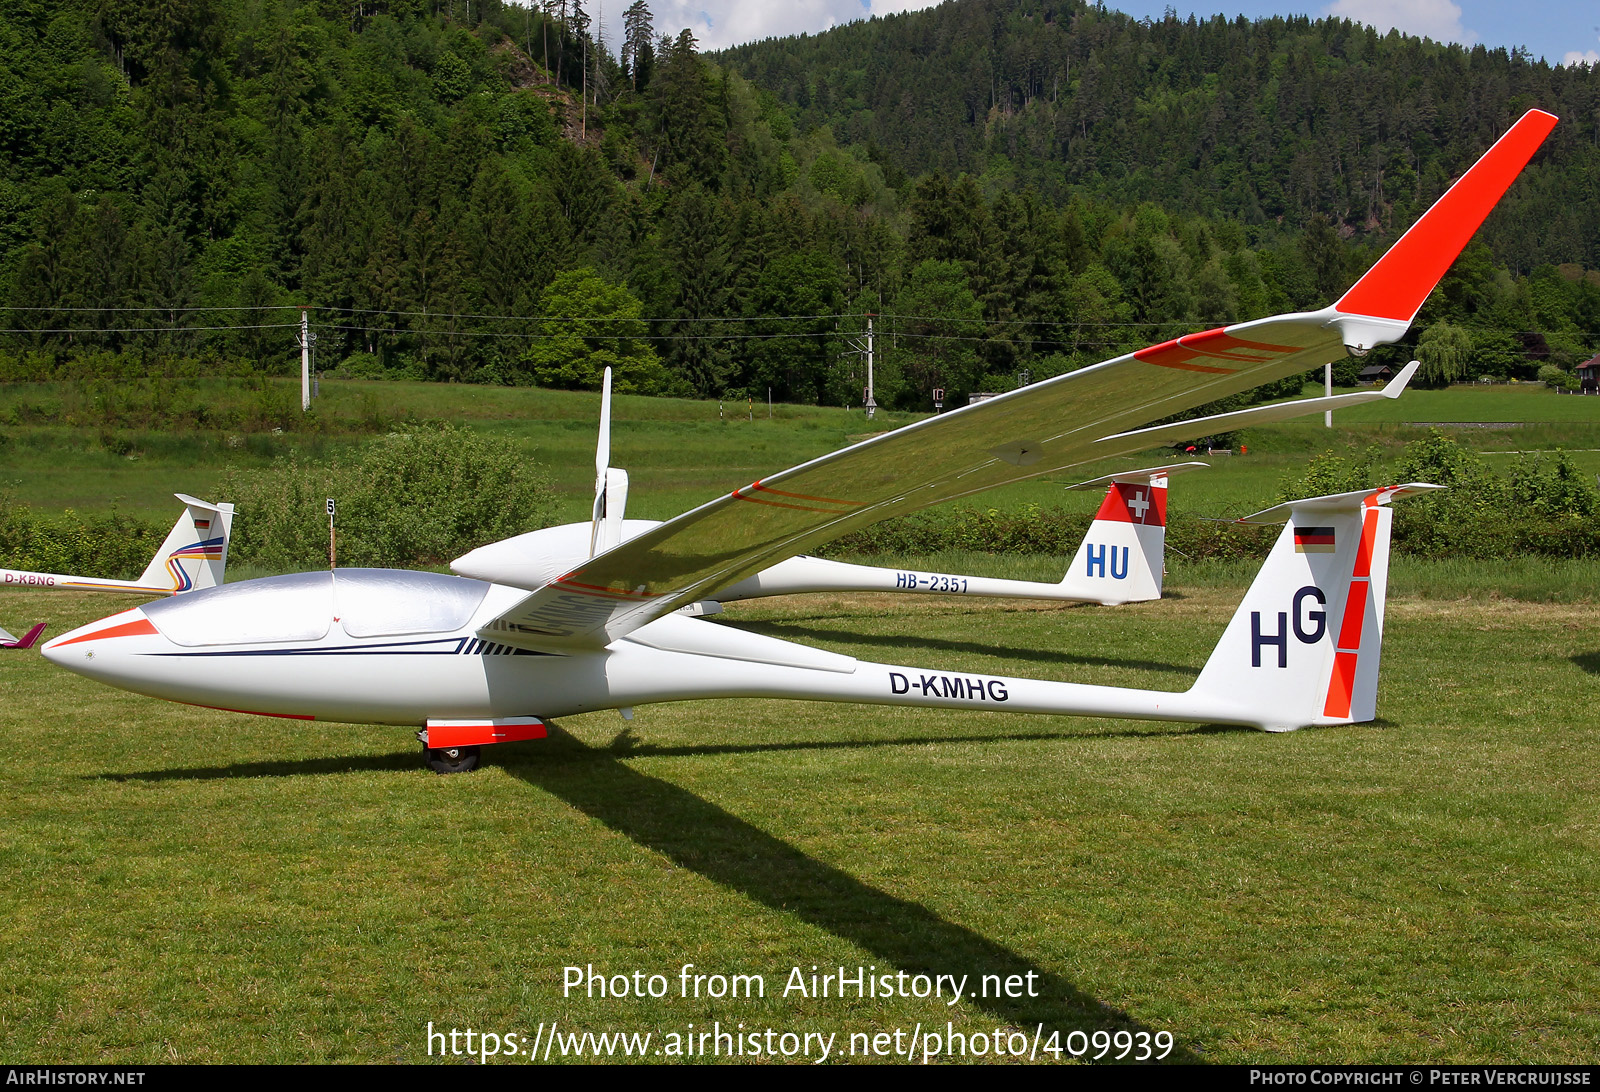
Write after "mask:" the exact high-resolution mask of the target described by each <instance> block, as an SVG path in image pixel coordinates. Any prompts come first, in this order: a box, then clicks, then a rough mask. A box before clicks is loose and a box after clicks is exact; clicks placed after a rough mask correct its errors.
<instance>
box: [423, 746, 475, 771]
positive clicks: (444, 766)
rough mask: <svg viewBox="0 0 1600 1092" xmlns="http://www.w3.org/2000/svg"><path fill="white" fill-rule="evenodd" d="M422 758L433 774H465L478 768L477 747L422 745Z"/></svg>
mask: <svg viewBox="0 0 1600 1092" xmlns="http://www.w3.org/2000/svg"><path fill="white" fill-rule="evenodd" d="M422 757H423V759H424V760H425V761H426V762H427V763H428V769H430V770H432V771H433V772H434V773H440V774H447V773H466V772H467V771H469V770H476V769H477V768H478V748H477V747H429V746H427V745H424V746H423V748H422Z"/></svg>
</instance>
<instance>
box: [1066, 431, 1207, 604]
mask: <svg viewBox="0 0 1600 1092" xmlns="http://www.w3.org/2000/svg"><path fill="white" fill-rule="evenodd" d="M1207 465H1209V464H1207V463H1200V462H1191V463H1174V464H1172V465H1170V466H1153V467H1149V468H1148V469H1145V470H1130V471H1126V472H1124V473H1120V474H1112V475H1108V476H1107V477H1105V478H1096V479H1095V480H1093V481H1088V482H1083V483H1082V484H1080V485H1075V486H1072V488H1073V489H1088V488H1091V487H1093V486H1096V485H1100V484H1102V483H1109V484H1108V485H1107V488H1106V495H1105V500H1103V501H1102V502H1101V503H1100V510H1099V511H1098V512H1096V513H1095V517H1094V522H1092V523H1090V524H1089V530H1088V532H1087V533H1086V534H1085V535H1084V536H1083V542H1081V543H1080V544H1079V545H1078V553H1077V555H1076V556H1075V557H1073V559H1072V565H1071V566H1070V567H1069V568H1068V569H1067V574H1066V576H1064V577H1063V578H1062V580H1061V590H1062V592H1063V593H1065V594H1066V595H1068V596H1070V597H1071V598H1073V599H1080V600H1085V601H1087V602H1094V603H1106V604H1115V603H1142V602H1145V601H1146V600H1150V599H1160V598H1161V580H1162V576H1163V574H1164V570H1165V566H1166V541H1167V478H1168V475H1171V474H1175V473H1178V472H1179V471H1183V470H1189V469H1193V468H1197V467H1204V466H1207Z"/></svg>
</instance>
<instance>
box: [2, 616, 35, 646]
mask: <svg viewBox="0 0 1600 1092" xmlns="http://www.w3.org/2000/svg"><path fill="white" fill-rule="evenodd" d="M44 627H45V623H43V622H40V623H39V624H38V625H36V626H34V627H33V628H32V629H30V630H29V631H28V632H27V633H24V634H23V635H22V636H21V637H20V638H17V637H12V636H11V634H9V633H7V632H6V631H5V630H3V629H0V638H3V639H0V648H15V649H28V648H32V647H33V646H34V643H35V642H37V641H38V640H39V636H40V635H41V634H42V633H44Z"/></svg>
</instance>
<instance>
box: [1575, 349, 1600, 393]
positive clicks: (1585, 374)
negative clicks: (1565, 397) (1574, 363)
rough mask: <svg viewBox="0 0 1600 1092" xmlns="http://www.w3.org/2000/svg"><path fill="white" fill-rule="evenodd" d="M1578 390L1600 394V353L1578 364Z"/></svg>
mask: <svg viewBox="0 0 1600 1092" xmlns="http://www.w3.org/2000/svg"><path fill="white" fill-rule="evenodd" d="M1578 390H1579V392H1580V393H1582V394H1600V353H1595V354H1594V355H1593V356H1591V357H1590V358H1589V359H1588V360H1585V361H1584V362H1583V363H1582V364H1579V365H1578Z"/></svg>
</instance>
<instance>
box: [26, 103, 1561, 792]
mask: <svg viewBox="0 0 1600 1092" xmlns="http://www.w3.org/2000/svg"><path fill="white" fill-rule="evenodd" d="M1554 124H1555V118H1554V117H1552V116H1551V115H1549V114H1546V113H1543V112H1542V111H1537V110H1535V111H1530V112H1529V113H1527V114H1526V115H1524V116H1523V117H1522V119H1521V120H1519V121H1518V122H1517V124H1516V125H1515V126H1513V127H1512V129H1511V130H1510V131H1509V132H1508V133H1507V134H1506V135H1505V136H1503V137H1502V138H1501V139H1500V140H1499V141H1498V142H1496V144H1495V145H1494V146H1493V147H1492V148H1491V149H1489V151H1488V152H1486V153H1485V154H1484V156H1483V157H1482V158H1481V159H1479V161H1478V162H1477V163H1476V164H1475V165H1474V166H1473V167H1472V169H1471V170H1469V171H1468V172H1467V173H1466V174H1465V175H1464V176H1463V177H1462V178H1461V179H1460V180H1459V181H1458V182H1457V183H1456V184H1455V185H1454V186H1452V187H1451V189H1450V190H1449V192H1447V193H1446V194H1445V195H1444V196H1443V197H1442V198H1441V199H1440V200H1439V201H1438V203H1436V204H1435V205H1434V206H1433V207H1432V208H1431V209H1430V210H1429V211H1428V212H1427V213H1425V214H1424V215H1423V217H1422V219H1420V220H1419V221H1418V222H1417V223H1416V224H1415V225H1413V227H1412V228H1411V230H1410V231H1408V232H1407V233H1406V234H1405V235H1404V236H1403V237H1402V238H1401V239H1400V240H1399V241H1398V242H1397V243H1396V244H1395V245H1394V246H1393V247H1392V248H1391V249H1390V250H1389V251H1388V253H1386V254H1385V255H1384V256H1383V257H1382V258H1381V259H1380V260H1379V261H1378V263H1377V264H1376V265H1374V266H1373V267H1372V269H1370V270H1369V271H1368V272H1367V273H1366V274H1365V275H1364V276H1363V277H1362V278H1361V279H1360V280H1359V281H1358V282H1357V283H1356V284H1355V286H1354V287H1352V288H1351V289H1350V291H1349V292H1347V293H1345V295H1344V296H1343V297H1342V298H1341V299H1340V300H1339V301H1338V302H1337V303H1335V304H1334V305H1333V306H1331V307H1327V308H1324V309H1322V310H1320V311H1313V312H1308V313H1301V314H1291V315H1280V316H1277V317H1274V318H1267V319H1260V320H1256V321H1252V322H1243V323H1236V324H1234V325H1232V326H1228V327H1226V328H1223V329H1217V330H1208V331H1205V332H1203V333H1198V334H1188V335H1185V336H1183V337H1180V338H1176V339H1174V340H1172V341H1168V342H1165V343H1163V344H1161V345H1156V346H1152V347H1150V348H1148V349H1141V350H1139V351H1138V352H1135V353H1130V354H1128V355H1126V356H1121V357H1117V358H1115V359H1113V360H1109V361H1106V362H1105V363H1102V364H1097V365H1094V366H1091V367H1087V368H1083V369H1080V370H1078V371H1076V372H1071V373H1068V374H1066V375H1062V376H1057V377H1055V378H1053V379H1050V380H1046V381H1044V382H1041V383H1036V384H1034V385H1032V386H1029V387H1025V388H1022V389H1021V390H1017V391H1013V392H1011V393H1009V394H1005V395H1002V396H1000V397H998V398H993V399H990V400H988V401H985V402H981V403H979V404H977V405H973V406H967V407H964V408H962V409H959V410H956V411H955V412H952V413H948V414H945V415H943V416H940V417H936V418H931V419H928V420H925V421H921V422H918V423H916V424H913V425H910V426H908V427H906V428H902V429H899V430H896V431H894V432H890V433H887V434H884V435H881V436H877V437H874V438H872V439H869V440H866V441H864V442H862V443H859V444H856V445H854V446H852V447H848V448H845V449H844V450H842V451H838V452H835V453H833V454H831V455H826V456H823V457H822V458H819V459H814V460H812V461H810V462H807V463H804V464H802V465H800V466H797V467H794V468H792V469H790V470H786V471H784V472H782V473H780V474H775V475H773V476H771V477H768V478H764V479H761V480H760V481H757V482H755V483H753V484H751V485H748V486H743V487H741V488H739V489H735V490H733V491H731V492H730V493H728V494H725V495H724V496H722V497H721V498H719V499H717V500H714V501H712V502H710V503H708V504H704V505H701V506H700V507H698V508H696V509H694V510H692V511H690V512H687V513H685V514H684V515H681V516H679V517H677V518H676V519H672V520H668V521H667V522H665V523H663V524H661V525H659V526H656V527H652V528H650V529H648V530H646V531H644V532H643V533H641V534H639V535H637V536H634V537H632V538H628V539H626V540H625V541H621V540H620V535H618V536H617V537H616V538H607V537H604V536H603V535H602V527H601V526H600V525H601V523H602V520H603V519H605V520H606V522H607V523H608V524H609V519H608V518H606V514H605V513H603V512H601V511H600V510H599V508H598V506H597V511H596V513H595V516H596V521H595V522H596V526H595V529H594V533H595V538H594V546H595V549H596V552H595V554H594V556H593V557H592V558H589V559H586V560H584V561H583V562H582V563H581V564H578V565H575V566H573V567H572V568H571V569H569V570H567V571H565V572H560V573H556V574H554V578H552V577H548V576H547V577H545V578H544V579H543V580H542V581H541V582H540V583H539V585H537V586H535V587H534V588H533V589H532V590H530V588H529V587H528V586H527V584H526V582H525V580H526V577H527V575H528V574H529V572H530V571H531V570H533V569H536V568H538V567H539V566H538V565H537V564H530V560H529V559H528V558H527V557H526V556H525V555H524V553H523V552H522V551H521V550H519V549H516V548H513V547H512V546H511V544H510V543H511V540H508V542H507V543H500V544H496V545H495V546H488V547H484V548H481V549H479V550H475V551H473V552H472V553H471V554H469V555H468V556H467V557H465V558H462V559H460V560H459V561H458V562H457V563H456V565H455V566H453V567H454V568H455V569H456V570H457V571H458V572H461V573H463V574H464V575H466V576H468V577H476V578H477V579H460V578H456V577H449V576H442V575H438V574H433V573H420V572H406V571H395V570H343V571H340V572H338V573H328V572H323V573H303V574H299V575H295V576H286V577H271V578H267V579H264V580H253V581H244V582H241V583H237V584H229V585H225V586H223V587H219V588H213V589H211V590H209V591H206V592H200V593H196V594H192V595H186V596H181V597H176V598H171V599H166V600H163V601H160V602H157V603H151V604H147V605H145V606H143V607H139V608H136V609H134V610H130V611H125V612H123V613H122V614H119V615H115V616H113V617H110V618H106V619H102V620H101V621H99V622H96V623H93V624H91V625H88V626H84V627H81V628H80V629H77V630H74V631H73V632H71V633H68V634H65V635H63V636H61V637H58V638H56V639H55V640H53V641H51V642H49V643H48V644H47V645H45V647H44V650H43V651H44V655H45V656H46V657H47V658H49V659H50V660H52V661H54V662H56V663H58V664H60V665H62V666H64V667H67V668H69V669H71V670H73V671H76V672H78V673H80V674H83V675H86V676H88V677H90V678H94V679H98V680H100V681H102V682H105V683H108V684H110V685H113V686H118V687H122V688H124V689H127V690H133V691H136V692H139V693H144V694H151V695H155V696H157V697H162V698H167V699H171V700H175V701H181V702H189V703H191V704H197V705H206V706H214V707H219V708H224V709H229V710H239V711H250V712H257V713H265V714H270V715H276V716H285V717H292V718H299V719H316V720H335V721H355V722H367V723H379V724H406V725H422V726H424V747H427V748H429V752H428V756H429V762H430V765H433V767H434V768H435V769H441V770H450V769H464V768H470V767H471V766H472V765H475V764H476V762H477V754H476V752H475V748H476V747H477V746H480V745H482V744H486V743H493V742H498V741H501V740H507V739H518V738H521V739H526V738H535V737H537V736H539V735H542V734H543V733H544V727H543V721H542V718H546V717H552V716H561V715H565V714H569V713H578V712H584V711H589V710H594V709H606V708H622V709H628V708H631V707H632V706H634V705H638V704H644V703H647V702H657V701H675V700H683V699H691V698H695V699H698V698H712V697H782V698H804V699H814V700H823V701H847V702H865V703H873V704H885V705H912V706H932V707H938V708H948V709H990V710H1011V711H1015V712H1026V713H1058V714H1073V715H1082V716H1112V717H1134V718H1145V719H1153V720H1185V721H1207V722H1222V723H1233V724H1246V725H1254V726H1257V727H1261V728H1266V729H1271V730H1285V729H1291V728H1296V727H1301V726H1305V725H1313V724H1344V723H1350V722H1351V721H1360V720H1367V719H1371V717H1372V716H1373V715H1374V708H1375V701H1376V680H1377V667H1378V652H1379V644H1380V642H1381V639H1382V620H1383V602H1384V586H1385V576H1386V572H1387V559H1388V545H1389V518H1390V512H1389V509H1388V508H1387V506H1386V504H1385V502H1386V501H1387V500H1389V499H1390V498H1392V497H1394V496H1399V495H1403V494H1404V493H1407V492H1411V491H1415V490H1417V489H1425V488H1430V487H1428V486H1425V485H1415V486H1397V487H1392V488H1389V489H1384V490H1372V491H1367V492H1364V493H1357V494H1346V495H1341V496H1337V497H1323V498H1312V499H1309V500H1303V501H1297V502H1292V503H1291V504H1289V505H1286V506H1281V507H1280V509H1278V510H1276V511H1275V512H1274V513H1271V514H1272V515H1281V516H1283V517H1284V518H1286V519H1287V521H1288V522H1287V525H1286V526H1285V528H1284V531H1283V533H1282V535H1281V536H1280V537H1279V539H1278V541H1277V544H1276V545H1275V546H1274V547H1273V550H1272V552H1271V554H1270V555H1269V556H1268V558H1267V560H1266V562H1265V563H1264V564H1263V566H1262V569H1261V571H1260V573H1259V574H1258V576H1257V577H1256V580H1255V582H1254V583H1253V584H1252V585H1251V587H1250V590H1249V591H1248V592H1247V593H1246V595H1245V598H1244V601H1243V603H1242V604H1241V605H1240V607H1239V610H1238V611H1237V613H1235V615H1234V617H1233V620H1232V621H1231V622H1230V623H1229V625H1228V628H1227V630H1226V632H1225V633H1224V634H1223V637H1222V639H1221V641H1220V642H1219V643H1218V645H1217V646H1216V649H1215V651H1214V652H1213V653H1212V655H1211V658H1210V659H1209V660H1208V661H1207V663H1206V666H1205V668H1204V669H1203V670H1202V672H1201V674H1200V677H1199V678H1198V680H1196V682H1195V685H1194V686H1193V687H1191V688H1190V689H1189V690H1188V691H1186V692H1183V693H1169V692H1163V691H1150V690H1135V689H1127V688H1122V687H1105V686H1085V685H1080V684H1074V683H1062V682H1046V681H1040V680H1032V679H1015V678H1003V677H997V676H991V675H987V674H973V673H950V672H945V671H926V670H923V669H920V668H915V667H909V666H896V665H889V664H875V663H868V662H865V661H859V660H856V659H853V658H851V657H849V656H842V655H839V654H836V653H831V652H825V651H821V650H818V649H814V648H810V647H807V646H804V645H798V644H794V643H792V642H788V641H781V640H777V639H775V638H771V637H766V636H763V635H760V634H754V633H748V632H742V631H740V630H737V629H735V628H733V627H730V626H725V625H721V624H719V623H716V622H712V621H707V620H705V619H701V618H694V617H689V616H687V615H686V614H681V613H679V612H680V611H683V609H684V608H689V607H692V606H693V605H694V604H696V603H698V602H701V601H705V600H712V601H715V599H716V596H717V594H718V593H719V592H721V591H722V590H724V589H727V588H730V587H732V586H734V585H736V584H737V583H738V582H739V581H741V580H745V579H747V578H749V577H750V576H753V575H754V574H756V573H758V572H760V571H762V570H763V569H767V568H770V567H771V566H773V565H776V564H777V563H779V562H781V561H783V560H784V559H786V558H790V557H794V556H796V555H799V554H803V553H805V552H807V551H808V550H809V549H810V548H812V547H814V546H816V545H817V544H819V543H822V542H826V541H828V540H830V539H833V538H836V537H838V536H839V535H842V534H845V533H848V532H849V531H853V530H855V529H857V528H859V527H864V526H867V525H868V524H871V523H873V522H876V521H878V520H882V519H886V518H888V517H890V516H895V515H900V514H903V513H907V512H914V511H917V510H919V509H921V508H926V507H928V506H930V505H933V504H937V503H940V502H943V501H948V500H953V499H956V498H959V497H965V496H969V495H971V494H973V493H977V492H979V491H981V490H984V489H989V488H993V487H995V486H997V485H1002V484H1006V483H1009V482H1013V481H1018V480H1022V479H1026V478H1030V477H1036V476H1039V475H1042V474H1048V473H1056V472H1060V471H1062V470H1065V469H1067V468H1069V467H1074V466H1081V465H1084V464H1087V463H1091V462H1098V461H1101V460H1104V459H1107V458H1110V457H1115V456H1120V455H1126V454H1130V453H1133V452H1136V451H1141V450H1145V449H1147V448H1148V447H1150V446H1152V444H1153V443H1161V442H1167V441H1168V440H1169V439H1177V438H1179V437H1180V436H1188V437H1194V436H1201V435H1206V434H1209V433H1214V432H1216V431H1218V430H1219V427H1221V426H1220V424H1219V422H1221V421H1230V422H1239V421H1251V420H1254V421H1261V420H1273V419H1281V418H1278V417H1274V416H1272V415H1273V414H1274V413H1277V414H1283V415H1288V414H1292V413H1294V412H1296V411H1295V410H1294V409H1293V408H1292V407H1291V408H1290V409H1287V410H1285V409H1283V408H1282V407H1270V406H1269V407H1262V408H1260V409H1258V410H1256V411H1243V412H1242V413H1241V414H1228V415H1222V416H1221V417H1219V418H1212V419H1209V420H1203V421H1187V422H1181V423H1179V424H1176V425H1158V426H1153V427H1150V426H1149V422H1151V421H1160V420H1163V419H1165V418H1169V417H1172V416H1173V415H1175V414H1178V413H1181V412H1182V411H1184V410H1186V409H1191V408H1193V407H1195V406H1198V405H1201V404H1204V403H1206V402H1211V401H1214V400H1216V399H1218V398H1222V397H1225V396H1227V395H1230V394H1235V393H1238V392H1241V391H1244V390H1248V389H1250V388H1252V387H1256V386H1259V385H1261V384H1263V383H1268V382H1271V381H1273V380H1277V379H1282V378H1285V377H1287V376H1290V375H1295V374H1299V373H1303V372H1306V371H1310V370H1311V369H1313V368H1320V367H1321V366H1322V365H1323V364H1325V363H1326V362H1328V361H1329V360H1332V359H1334V358H1335V357H1337V356H1339V355H1342V354H1343V353H1344V352H1346V351H1349V352H1352V353H1356V354H1358V355H1359V354H1363V353H1365V352H1366V351H1368V350H1369V349H1371V348H1372V347H1374V346H1376V345H1380V344H1384V343H1388V342H1392V341H1395V340H1397V339H1398V338H1399V337H1400V336H1401V335H1403V334H1404V333H1405V331H1406V330H1407V328H1408V327H1409V326H1410V323H1411V320H1412V319H1413V318H1414V317H1415V315H1416V312H1417V310H1418V309H1419V308H1420V307H1421V305H1422V302H1423V300H1424V299H1425V298H1426V296H1427V294H1428V293H1429V291H1431V290H1432V288H1433V286H1434V285H1435V284H1436V283H1437V281H1438V280H1439V278H1440V277H1441V276H1442V275H1443V273H1444V271H1445V270H1446V269H1447V268H1449V266H1450V263H1451V262H1452V261H1453V260H1454V259H1455V257H1456V255H1457V254H1458V253H1459V252H1460V250H1461V249H1462V247H1463V246H1465V244H1466V242H1467V240H1468V239H1469V238H1470V237H1471V235H1472V233H1473V232H1474V231H1475V230H1476V229H1477V227H1478V225H1479V224H1480V223H1482V221H1483V218H1484V217H1485V216H1486V215H1487V214H1488V212H1489V210H1490V209H1491V208H1492V207H1493V206H1494V204H1495V202H1496V201H1498V200H1499V198H1500V196H1501V194H1502V193H1503V192H1504V191H1505V190H1506V188H1507V187H1508V186H1509V185H1510V184H1511V182H1512V181H1513V179H1514V178H1515V177H1516V175H1517V174H1518V172H1519V171H1520V170H1521V169H1522V167H1523V166H1524V165H1525V164H1526V163H1527V161H1528V160H1529V159H1530V158H1531V157H1532V155H1533V153H1534V152H1535V151H1536V150H1537V148H1538V147H1539V145H1540V143H1542V141H1543V140H1544V138H1545V136H1546V135H1547V134H1548V133H1549V131H1550V129H1551V127H1552V126H1553V125H1554ZM1341 397H1348V396H1341ZM1312 401H1313V402H1321V401H1325V400H1312ZM1305 405H1307V403H1302V406H1305ZM1301 412H1303V410H1302V411H1301ZM1252 414H1254V415H1255V416H1252ZM1230 427H1237V425H1236V424H1234V425H1231V426H1230ZM1158 436H1159V437H1160V439H1154V437H1158ZM1263 518H1265V515H1264V516H1263ZM620 522H621V521H620V518H619V519H617V521H616V524H617V530H618V531H620ZM1330 539H1331V542H1330V541H1329V540H1330ZM1330 545H1331V547H1332V548H1331V550H1330V549H1324V548H1322V547H1325V546H1330ZM519 584H520V585H521V586H519Z"/></svg>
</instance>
